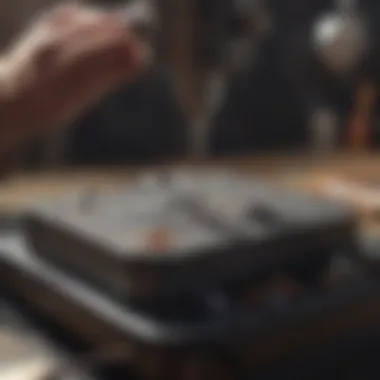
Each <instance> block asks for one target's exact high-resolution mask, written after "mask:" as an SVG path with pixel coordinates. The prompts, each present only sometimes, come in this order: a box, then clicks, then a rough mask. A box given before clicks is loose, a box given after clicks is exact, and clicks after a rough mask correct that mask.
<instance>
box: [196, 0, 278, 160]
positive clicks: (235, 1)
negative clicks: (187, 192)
mask: <svg viewBox="0 0 380 380" xmlns="http://www.w3.org/2000/svg"><path fill="white" fill-rule="evenodd" d="M204 3H208V4H207V5H206V8H208V9H206V13H208V15H207V16H208V17H206V15H203V17H204V18H205V19H207V23H208V26H207V28H206V30H204V32H205V33H206V34H207V37H206V44H205V46H204V49H203V52H204V53H205V56H204V57H203V58H206V59H205V60H204V61H203V62H202V63H203V65H204V66H203V67H204V81H203V86H202V88H201V91H200V92H201V93H200V94H199V106H198V109H197V110H196V113H195V115H194V119H193V125H192V129H191V131H192V133H193V135H192V139H191V140H192V153H193V155H194V156H196V157H204V156H207V154H208V143H209V129H210V126H211V124H212V120H213V118H214V116H215V115H216V114H217V113H218V111H219V109H220V107H221V106H222V105H223V103H224V99H225V95H226V91H227V86H228V83H229V81H230V79H231V77H232V76H234V75H235V74H237V73H239V72H241V71H243V70H244V69H246V68H247V67H249V65H250V63H251V59H252V58H253V57H254V50H255V48H256V47H257V46H258V45H259V43H260V41H262V40H263V39H265V38H266V37H267V36H268V35H269V34H270V33H271V30H272V26H273V25H272V20H271V18H270V13H269V12H268V9H267V7H266V4H265V2H264V1H261V0H251V1H250V0H227V1H226V0H224V1H219V2H218V3H215V4H214V1H213V0H208V1H205V2H204ZM203 7H205V5H203ZM203 10H205V8H203ZM210 19H211V20H210ZM201 61H202V59H201Z"/></svg>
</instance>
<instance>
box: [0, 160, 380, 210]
mask: <svg viewBox="0 0 380 380" xmlns="http://www.w3.org/2000/svg"><path fill="white" fill-rule="evenodd" d="M168 166H169V167H185V168H192V167H197V168H200V169H210V168H232V169H234V170H239V171H243V172H246V173H249V174H255V175H257V174H258V175H262V176H266V177H269V178H271V179H276V180H278V179H280V180H281V181H282V182H284V183H289V184H294V183H301V182H302V181H304V180H305V179H306V180H308V179H309V178H313V177H315V176H316V175H321V174H324V175H327V174H329V175H330V174H334V173H342V172H345V173H350V172H352V173H357V172H359V173H362V172H363V171H364V172H367V173H374V174H373V175H374V176H375V177H376V176H379V174H380V155H378V156H370V155H367V156H362V155H360V156H352V155H349V156H348V155H339V156H333V157H325V158H320V157H316V156H310V155H308V156H305V155H295V156H267V157H262V156H261V157H243V158H238V159H235V160H215V161H206V162H181V163H176V164H169V165H168ZM153 170H155V168H151V167H150V168H141V167H140V168H136V167H124V168H112V169H110V168H92V169H76V170H75V171H74V170H69V169H68V170H60V171H56V172H38V173H33V174H31V173H29V174H22V173H21V174H17V175H14V176H11V177H9V178H7V179H5V180H3V181H2V182H0V212H3V213H8V212H10V213H13V212H17V211H19V210H20V209H23V208H24V207H25V206H27V205H29V204H31V203H33V202H35V201H36V200H41V199H44V198H46V197H50V196H56V195H60V194H65V193H67V192H68V191H76V190H80V189H83V188H85V187H88V185H90V186H106V187H109V186H113V185H115V184H118V183H123V182H126V181H128V180H131V179H133V177H134V176H135V175H136V174H138V173H141V172H144V171H153Z"/></svg>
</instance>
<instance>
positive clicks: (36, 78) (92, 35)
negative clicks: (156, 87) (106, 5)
mask: <svg viewBox="0 0 380 380" xmlns="http://www.w3.org/2000/svg"><path fill="white" fill-rule="evenodd" d="M147 52H148V50H147V48H146V47H145V46H144V45H143V44H142V43H141V42H140V41H139V40H138V38H137V37H136V36H135V35H134V33H133V32H132V31H130V30H128V28H127V27H126V26H125V24H124V23H123V22H122V21H121V20H120V18H119V17H117V16H115V14H112V13H111V12H108V13H107V12H102V11H100V10H99V9H96V8H88V7H84V6H79V5H76V4H70V5H68V6H65V7H60V8H58V9H55V10H53V11H51V12H49V13H46V14H45V15H44V16H43V17H41V18H40V20H39V21H38V22H36V23H35V24H34V27H32V28H31V30H30V32H28V33H27V34H26V35H25V36H24V37H23V39H22V40H21V41H20V42H19V43H18V44H17V46H16V48H15V54H12V55H9V56H10V57H11V59H10V61H11V63H12V64H11V65H8V66H9V67H10V66H12V70H10V71H11V72H12V74H11V76H12V79H10V80H8V82H9V83H10V85H9V87H10V88H13V89H17V91H18V92H19V93H20V94H21V95H20V96H21V97H22V98H23V100H22V101H20V102H18V104H21V103H22V106H21V105H20V107H21V108H23V109H24V111H23V112H22V113H21V112H20V115H25V117H24V119H28V120H34V121H35V122H34V123H33V124H34V126H37V125H38V126H39V127H38V128H40V130H45V129H46V128H52V127H54V126H58V125H62V124H64V123H66V122H67V121H69V119H71V118H72V117H75V116H76V115H77V114H78V113H79V112H80V111H82V110H83V109H84V108H86V107H88V106H89V105H90V104H92V103H93V102H95V101H97V100H98V99H99V98H100V97H101V96H103V95H104V94H106V93H108V92H109V91H111V90H113V89H114V88H115V87H117V86H118V85H120V84H122V83H123V82H125V81H129V80H130V79H132V78H133V77H135V76H136V75H137V74H138V72H139V71H140V70H141V68H142V66H144V64H145V62H146V58H147ZM28 115H29V116H28ZM20 117H21V116H20ZM19 124H22V122H21V121H20V122H19ZM28 124H29V125H30V122H29V123H28ZM33 128H35V127H33ZM36 128H37V127H36Z"/></svg>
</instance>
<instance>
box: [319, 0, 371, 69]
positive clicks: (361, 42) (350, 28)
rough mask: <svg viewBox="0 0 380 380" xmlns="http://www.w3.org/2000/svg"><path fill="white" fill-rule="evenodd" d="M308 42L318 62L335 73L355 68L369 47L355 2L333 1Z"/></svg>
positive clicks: (366, 30)
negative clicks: (331, 7)
mask: <svg viewBox="0 0 380 380" xmlns="http://www.w3.org/2000/svg"><path fill="white" fill-rule="evenodd" d="M311 43H312V44H313V46H314V49H315V51H316V53H317V56H318V57H319V59H320V60H321V62H322V63H323V64H324V65H325V66H326V67H327V68H328V69H330V70H332V71H333V72H335V73H337V74H345V73H347V72H351V71H352V70H354V69H356V68H357V67H358V66H359V65H360V63H361V62H362V60H363V58H364V56H365V54H366V52H367V51H368V48H369V31H368V25H367V24H366V21H365V20H364V17H362V16H361V14H360V12H359V9H358V4H357V1H355V0H337V1H336V5H335V9H334V10H333V12H330V13H327V14H325V15H323V16H322V17H321V18H319V19H318V20H317V22H316V24H315V25H314V29H313V33H312V41H311Z"/></svg>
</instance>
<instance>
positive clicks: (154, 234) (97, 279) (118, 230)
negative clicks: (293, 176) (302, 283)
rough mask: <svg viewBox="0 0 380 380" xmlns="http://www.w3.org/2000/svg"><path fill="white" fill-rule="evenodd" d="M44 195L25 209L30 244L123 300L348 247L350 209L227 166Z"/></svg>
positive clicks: (351, 234)
mask: <svg viewBox="0 0 380 380" xmlns="http://www.w3.org/2000/svg"><path fill="white" fill-rule="evenodd" d="M180 174H181V173H179V174H178V173H177V175H178V176H179V178H180V179H178V180H176V177H174V179H173V178H172V179H171V181H169V183H170V184H169V185H165V186H163V187H162V186H161V187H160V186H155V185H152V184H150V185H146V183H145V182H144V181H143V180H142V181H140V182H137V184H135V185H133V186H130V187H127V188H124V189H123V188H121V189H118V190H115V191H114V192H112V193H100V194H93V193H87V194H79V195H78V194H76V195H72V196H68V197H65V198H62V199H57V200H52V201H47V202H46V203H44V204H41V205H39V206H36V207H35V208H34V209H33V210H31V211H30V212H29V213H28V215H27V216H26V217H25V231H26V234H27V238H28V241H29V243H30V246H31V247H32V248H33V250H34V253H35V254H37V255H39V256H42V257H44V258H45V259H46V260H49V261H51V262H55V263H56V264H58V265H59V266H61V267H62V268H65V270H68V271H71V272H76V273H77V274H79V275H80V277H81V278H86V279H90V280H91V281H92V283H96V284H98V286H99V287H100V288H103V289H107V290H108V291H109V292H110V293H112V294H114V295H117V296H118V297H119V298H125V299H142V298H151V297H153V296H156V295H165V296H166V295H168V294H172V293H173V292H178V291H183V290H186V289H191V288H194V287H207V286H210V285H211V284H215V283H218V282H222V281H224V280H226V279H231V278H237V277H241V276H244V275H246V274H249V275H251V276H252V275H253V271H254V270H256V272H257V273H262V272H263V270H265V268H267V267H270V266H271V265H274V263H276V265H277V264H278V263H286V262H287V261H289V260H303V259H305V258H306V259H309V258H311V257H313V256H319V255H321V254H325V253H326V252H332V251H334V250H336V249H346V248H349V249H350V248H351V247H352V246H353V245H354V241H355V230H356V218H355V216H354V214H353V213H352V212H351V210H349V209H347V208H346V207H344V206H341V205H339V204H335V203H329V202H327V201H325V200H319V199H315V198H311V197H310V196H307V195H305V194H295V193H293V192H291V191H285V190H284V189H276V188H275V187H273V186H269V185H267V184H265V183H263V182H260V181H258V180H247V179H244V178H240V177H237V176H236V175H232V174H211V175H209V176H207V175H204V174H203V175H201V174H197V175H195V174H194V175H193V176H191V175H182V177H181V175H180Z"/></svg>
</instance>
